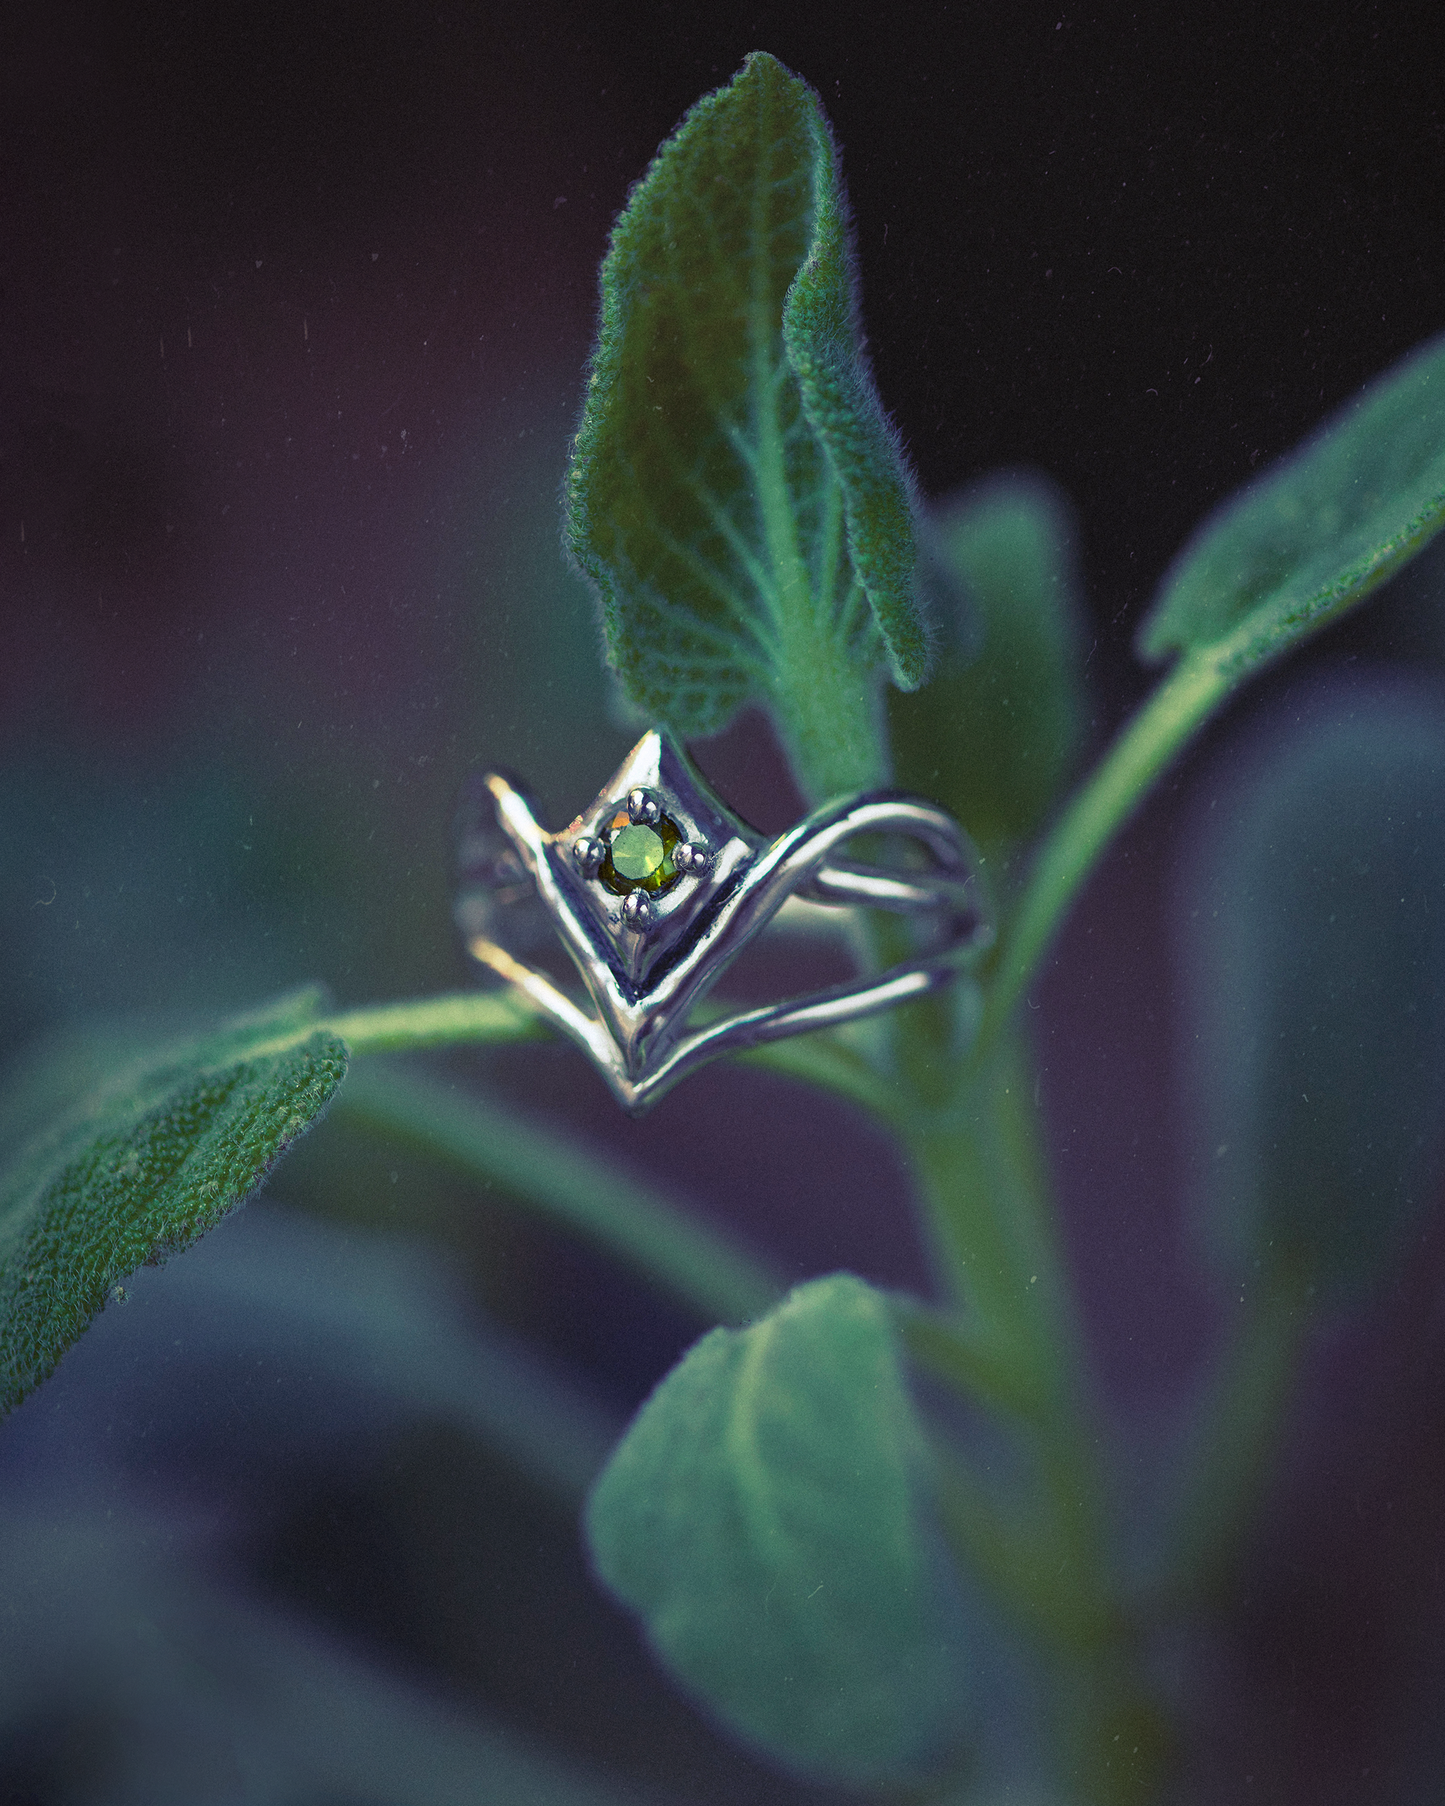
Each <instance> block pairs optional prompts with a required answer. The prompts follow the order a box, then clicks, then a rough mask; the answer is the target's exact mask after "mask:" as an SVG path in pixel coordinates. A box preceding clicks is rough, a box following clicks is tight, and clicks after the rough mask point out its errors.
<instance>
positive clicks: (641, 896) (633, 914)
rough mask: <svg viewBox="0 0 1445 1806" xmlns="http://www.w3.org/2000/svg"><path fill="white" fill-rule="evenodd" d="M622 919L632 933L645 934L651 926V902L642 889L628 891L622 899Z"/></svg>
mask: <svg viewBox="0 0 1445 1806" xmlns="http://www.w3.org/2000/svg"><path fill="white" fill-rule="evenodd" d="M622 920H623V921H624V922H625V923H626V924H627V926H628V927H629V928H630V929H631V930H632V932H633V933H634V934H646V933H647V931H648V929H649V928H651V926H652V904H651V903H650V902H649V901H648V899H647V895H646V893H645V892H644V891H640V890H634V891H629V892H628V894H627V895H626V896H625V897H624V898H623V899H622Z"/></svg>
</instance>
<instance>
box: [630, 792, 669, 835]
mask: <svg viewBox="0 0 1445 1806" xmlns="http://www.w3.org/2000/svg"><path fill="white" fill-rule="evenodd" d="M627 819H628V821H630V822H631V823H632V824H633V826H634V827H639V828H655V827H656V826H657V824H658V822H659V821H661V819H662V804H661V803H659V802H658V800H657V798H656V797H655V796H653V795H651V794H650V793H649V792H648V791H646V790H629V791H628V793H627Z"/></svg>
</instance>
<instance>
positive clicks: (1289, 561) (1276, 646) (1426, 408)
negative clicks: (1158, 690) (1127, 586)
mask: <svg viewBox="0 0 1445 1806" xmlns="http://www.w3.org/2000/svg"><path fill="white" fill-rule="evenodd" d="M1442 525H1445V337H1442V338H1437V339H1432V340H1431V341H1430V342H1429V343H1428V344H1425V345H1423V346H1421V347H1420V348H1419V349H1418V350H1416V351H1414V352H1412V353H1411V354H1410V356H1409V357H1406V358H1404V359H1402V360H1401V362H1400V363H1398V364H1396V365H1395V367H1394V368H1393V369H1392V370H1390V371H1387V372H1386V374H1385V375H1384V376H1381V377H1379V378H1377V379H1376V380H1375V381H1374V382H1373V383H1371V384H1370V385H1369V387H1367V388H1366V389H1365V390H1364V391H1363V393H1361V394H1360V395H1359V396H1357V397H1356V399H1355V400H1354V401H1352V402H1350V403H1349V404H1348V405H1347V406H1346V407H1344V408H1341V409H1340V411H1339V412H1338V413H1337V414H1336V415H1335V416H1334V418H1333V419H1332V420H1329V421H1328V422H1326V424H1325V425H1324V426H1323V427H1322V428H1321V429H1320V430H1319V431H1318V432H1317V433H1316V434H1315V435H1314V436H1313V437H1312V438H1310V439H1307V440H1306V441H1305V443H1304V444H1303V445H1302V446H1300V447H1299V449H1298V450H1297V451H1295V452H1292V453H1291V454H1290V455H1289V456H1288V457H1286V458H1284V459H1282V460H1281V461H1280V462H1279V463H1278V464H1277V465H1275V467H1274V468H1273V469H1272V470H1271V471H1269V472H1267V473H1266V475H1265V476H1263V477H1262V478H1261V479H1260V480H1259V481H1258V482H1255V483H1251V484H1250V485H1249V487H1248V488H1246V489H1244V490H1241V491H1240V493H1239V494H1238V495H1237V496H1235V497H1234V498H1233V499H1232V500H1230V501H1228V502H1226V503H1225V504H1224V506H1223V507H1222V508H1220V509H1218V510H1217V511H1216V512H1215V513H1214V514H1213V515H1212V516H1211V517H1210V519H1209V520H1208V521H1206V522H1205V524H1204V526H1203V527H1202V528H1201V529H1200V530H1199V532H1197V533H1196V534H1195V535H1194V537H1193V538H1192V539H1191V540H1190V541H1189V542H1188V544H1187V545H1186V546H1185V547H1184V550H1183V551H1182V552H1181V553H1180V554H1179V556H1178V558H1176V560H1175V561H1174V564H1173V566H1172V567H1171V569H1170V571H1169V572H1168V574H1167V575H1166V577H1165V579H1164V584H1163V589H1162V593H1161V594H1160V597H1159V599H1158V601H1157V602H1156V603H1155V605H1154V607H1153V608H1152V610H1151V611H1150V613H1149V615H1148V618H1147V619H1146V620H1145V622H1144V624H1143V627H1142V629H1141V631H1140V635H1139V646H1140V650H1141V652H1142V654H1143V656H1144V657H1145V658H1151V659H1157V658H1162V657H1163V656H1164V655H1165V654H1166V653H1169V652H1172V651H1176V650H1177V651H1186V652H1187V651H1193V650H1196V649H1200V648H1215V647H1222V645H1223V642H1225V641H1226V640H1227V641H1228V642H1229V645H1228V648H1227V650H1228V653H1229V657H1230V661H1231V663H1232V664H1234V665H1236V666H1237V667H1238V668H1239V669H1241V670H1248V669H1250V668H1251V667H1253V666H1256V665H1259V664H1262V663H1263V662H1264V661H1265V660H1266V659H1269V658H1272V657H1274V656H1276V655H1277V654H1278V653H1280V652H1282V651H1284V650H1285V648H1286V647H1288V646H1291V645H1293V644H1294V643H1295V642H1296V641H1297V640H1300V639H1303V638H1304V637H1305V636H1306V635H1308V634H1310V633H1312V632H1314V631H1315V629H1317V628H1319V627H1322V626H1323V625H1324V624H1325V623H1326V622H1327V621H1329V620H1332V619H1333V618H1334V617H1335V616H1336V615H1337V614H1340V613H1341V612H1342V611H1343V610H1345V609H1347V608H1349V607H1351V606H1352V605H1353V604H1354V603H1356V602H1358V601H1360V600H1361V599H1362V598H1363V597H1365V596H1366V595H1368V594H1369V592H1370V591H1371V590H1372V589H1373V588H1374V587H1375V585H1376V584H1378V583H1380V582H1382V581H1383V580H1384V579H1385V578H1386V577H1388V576H1389V575H1390V573H1391V572H1392V571H1393V570H1395V569H1396V568H1397V567H1398V566H1399V565H1401V564H1403V563H1404V562H1405V560H1406V559H1408V558H1410V557H1413V556H1414V554H1415V553H1416V552H1418V551H1419V550H1421V548H1422V547H1423V546H1424V545H1425V544H1426V543H1427V541H1428V540H1429V539H1430V538H1431V536H1432V535H1433V534H1434V533H1435V532H1436V531H1438V529H1439V528H1440V527H1441V526H1442Z"/></svg>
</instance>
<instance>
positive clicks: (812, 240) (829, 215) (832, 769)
mask: <svg viewBox="0 0 1445 1806" xmlns="http://www.w3.org/2000/svg"><path fill="white" fill-rule="evenodd" d="M567 501H568V524H567V537H568V543H569V545H570V547H571V550H572V553H573V555H574V557H575V558H576V560H577V563H578V564H579V565H580V566H581V568H582V570H583V571H584V572H585V573H586V574H587V576H588V577H589V578H590V579H591V581H592V583H593V584H594V586H595V587H596V589H597V592H598V594H599V596H600V598H601V601H602V608H603V619H604V625H605V629H606V635H607V646H608V655H609V658H610V660H611V662H612V664H613V665H614V667H615V668H616V670H617V672H618V674H619V676H620V678H621V680H622V684H623V687H624V688H625V690H626V692H627V694H628V696H629V698H630V699H631V700H632V702H633V703H634V704H636V705H637V706H638V707H639V708H640V709H641V710H642V711H643V712H644V714H645V715H646V716H647V717H648V718H649V719H653V720H656V719H662V720H666V721H668V722H670V723H671V724H672V725H673V726H674V727H676V728H677V729H678V730H679V731H680V732H682V733H685V734H707V733H714V732H716V731H717V730H718V729H720V728H721V727H723V726H724V725H725V724H726V722H727V721H728V719H729V718H730V717H731V716H732V714H733V713H734V712H735V711H736V710H737V708H738V707H739V706H740V705H741V704H742V703H743V702H744V701H746V700H747V699H748V698H750V697H751V698H754V699H757V700H759V701H762V702H765V703H766V704H768V705H769V706H771V707H772V708H773V709H774V710H775V711H776V712H777V713H778V714H779V716H780V718H781V723H782V726H783V730H784V737H785V739H786V740H787V741H788V742H789V748H790V751H791V752H792V754H793V756H794V758H795V762H797V763H798V765H799V769H800V776H801V778H802V780H803V782H804V784H805V787H808V788H810V789H818V788H820V787H821V788H823V789H828V788H831V787H834V786H837V785H839V784H846V783H848V782H849V781H851V779H852V778H853V777H857V778H858V779H859V781H864V782H867V781H871V780H873V779H876V778H877V777H878V776H879V775H880V773H879V772H878V771H877V770H875V769H872V767H873V765H874V764H875V763H876V754H875V753H874V752H873V751H872V750H871V748H872V747H873V745H874V734H875V727H874V723H873V722H872V720H871V716H872V714H873V713H874V712H875V709H876V701H875V699H874V696H873V686H872V682H871V678H870V676H869V673H870V672H871V671H872V670H873V668H874V667H875V666H877V665H878V664H879V663H880V662H886V663H887V664H888V665H889V666H890V668H891V671H892V674H893V677H894V679H895V681H896V682H898V683H900V684H902V685H904V686H912V685H914V684H917V683H918V682H919V681H920V679H921V678H922V675H923V671H924V667H925V664H926V662H927V647H926V641H925V635H924V629H923V622H922V617H921V614H920V612H919V608H918V604H917V600H916V597H915V593H914V580H913V571H914V542H913V530H912V488H911V483H910V480H909V477H908V473H907V471H906V468H905V466H904V464H903V460H902V457H901V454H900V452H899V449H898V444H897V440H896V436H895V435H894V433H893V431H892V429H891V427H890V426H889V424H888V422H887V420H886V419H885V417H884V415H883V411H882V408H881V406H880V404H879V402H878V398H877V395H876V393H875V391H874V388H873V384H872V380H871V378H870V376H869V374H868V370H867V366H866V364H865V362H864V358H863V353H862V346H861V334H860V332H859V328H858V321H857V301H856V292H855V282H854V275H853V267H852V249H851V245H850V242H849V231H848V216H847V205H846V202H845V199H844V196H843V190H842V185H841V182H840V179H839V175H838V167H837V153H836V150H835V148H834V145H833V141H832V137H831V134H830V132H829V130H828V124H827V121H826V119H825V118H824V115H823V112H822V108H821V107H820V106H819V104H818V100H817V97H816V95H815V94H814V93H813V91H812V90H811V89H810V88H809V87H808V86H807V85H806V83H804V82H802V81H800V80H799V79H798V78H797V77H796V76H794V75H791V74H790V73H789V72H788V71H787V70H786V69H784V68H783V66H782V64H781V63H779V62H777V61H776V60H775V59H774V58H772V57H770V56H767V55H764V54H762V53H761V52H759V53H757V54H755V55H753V56H750V57H749V58H748V60H747V62H746V63H745V64H744V65H743V68H742V70H741V72H740V73H739V74H738V75H737V76H736V77H735V78H734V80H733V81H732V82H730V83H729V84H728V85H727V86H726V87H724V88H720V89H719V90H718V91H717V92H716V93H714V94H710V95H708V96H707V97H706V98H705V99H703V100H701V101H699V102H698V104H697V105H696V106H695V107H694V108H693V109H692V111H691V112H690V113H689V114H688V115H687V117H686V118H685V119H684V120H683V122H682V124H681V125H680V126H679V127H678V129H677V131H676V132H675V133H674V135H673V136H672V137H671V138H670V139H669V140H668V141H667V143H666V144H665V145H664V146H663V147H662V149H661V150H660V151H659V152H658V155H657V157H656V158H655V159H654V161H653V164H652V167H651V168H650V169H649V171H648V173H647V175H646V177H645V178H644V180H643V181H642V182H640V183H639V184H638V186H637V187H636V188H635V189H634V191H633V194H632V197H631V199H630V200H629V202H628V204H627V207H626V209H625V211H624V212H623V214H622V216H621V217H620V219H619V220H618V222H617V225H616V227H615V229H614V231H613V236H612V244H611V248H610V250H609V251H608V254H607V257H606V260H605V261H604V263H603V266H602V316H601V325H600V328H599V332H598V339H597V345H596V349H595V351H594V353H593V359H592V369H591V374H590V377H589V381H588V392H587V400H586V404H585V407H584V410H583V416H582V424H581V427H580V430H579V432H578V435H577V440H576V446H575V449H574V453H573V460H572V466H571V471H570V474H569V477H568V484H567ZM830 712H831V714H832V715H834V716H837V717H838V719H837V721H836V722H834V723H833V726H832V731H833V732H834V733H835V734H837V735H839V736H841V737H842V738H843V741H844V742H845V744H842V745H840V746H833V747H831V748H829V747H823V746H815V745H813V744H812V741H813V739H814V738H816V734H815V733H813V732H811V731H810V729H809V726H808V723H810V722H811V723H813V724H814V727H816V724H817V723H818V722H820V721H827V720H828V719H829V715H830ZM865 715H866V716H868V717H870V719H868V720H864V719H863V716H865ZM850 717H851V718H852V722H851V729H850ZM850 732H851V735H852V736H853V737H855V738H858V739H859V741H860V744H859V746H858V747H857V748H854V750H853V752H852V754H851V757H852V760H853V762H854V763H857V764H859V765H860V768H861V769H860V771H859V772H857V773H850V772H849V770H848V764H849V757H850V754H849V750H848V745H847V744H846V742H847V740H848V739H849V736H850Z"/></svg>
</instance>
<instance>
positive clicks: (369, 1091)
mask: <svg viewBox="0 0 1445 1806" xmlns="http://www.w3.org/2000/svg"><path fill="white" fill-rule="evenodd" d="M338 1109H339V1111H340V1113H341V1114H342V1116H343V1117H349V1118H351V1119H352V1120H354V1121H356V1122H359V1123H362V1124H365V1125H366V1126H368V1127H370V1128H372V1129H374V1130H376V1131H378V1132H380V1133H383V1134H385V1135H387V1136H388V1137H389V1138H391V1139H392V1140H394V1141H396V1142H399V1143H401V1144H403V1145H410V1146H412V1147H414V1148H416V1149H417V1150H418V1151H419V1152H422V1153H424V1154H428V1155H430V1156H431V1157H432V1158H433V1159H436V1160H440V1161H442V1162H444V1163H445V1164H446V1165H448V1166H451V1167H453V1168H454V1169H456V1170H458V1171H460V1172H463V1173H465V1174H467V1175H468V1176H469V1177H471V1178H473V1179H476V1180H477V1181H479V1182H480V1183H481V1184H483V1185H485V1186H487V1187H488V1188H491V1187H493V1186H496V1187H499V1188H500V1189H501V1190H502V1191H504V1192H505V1193H507V1194H509V1195H510V1196H511V1197H513V1198H516V1199H517V1200H518V1201H519V1202H520V1203H522V1204H524V1205H525V1206H527V1207H529V1208H530V1209H532V1210H535V1211H539V1212H541V1213H544V1214H545V1215H546V1216H547V1217H548V1218H549V1219H550V1220H552V1221H553V1222H556V1223H560V1224H562V1225H564V1226H565V1227H566V1228H567V1229H569V1230H571V1231H572V1232H573V1233H574V1234H575V1235H578V1236H580V1237H581V1238H582V1239H583V1240H584V1241H588V1242H591V1243H592V1244H593V1245H594V1246H595V1247H599V1248H601V1249H602V1250H603V1251H604V1252H605V1253H607V1254H610V1255H611V1256H612V1257H613V1258H614V1259H616V1260H619V1261H624V1262H626V1263H627V1264H629V1265H631V1266H632V1267H634V1268H637V1269H639V1270H641V1271H642V1272H645V1273H646V1274H647V1275H648V1276H649V1277H650V1278H651V1280H652V1281H653V1283H654V1284H655V1285H657V1286H658V1287H660V1288H661V1289H662V1290H663V1291H665V1292H668V1293H670V1294H671V1295H672V1296H673V1297H674V1298H676V1299H678V1300H680V1301H681V1302H682V1303H683V1304H685V1305H686V1306H688V1307H689V1308H690V1309H691V1310H694V1311H696V1312H697V1313H698V1314H699V1315H700V1316H701V1317H702V1319H703V1320H704V1321H706V1322H711V1321H717V1320H720V1321H722V1322H724V1323H741V1322H746V1321H747V1320H748V1318H750V1317H753V1316H756V1315H757V1314H758V1313H760V1312H762V1311H765V1310H766V1309H767V1308H768V1306H769V1305H770V1304H772V1302H773V1301H774V1299H775V1298H776V1297H777V1296H778V1293H779V1292H780V1291H781V1290H782V1287H781V1286H780V1284H779V1283H778V1281H777V1280H776V1279H775V1278H774V1277H773V1275H772V1274H771V1273H770V1272H769V1271H768V1269H767V1268H766V1267H765V1266H764V1265H762V1263H761V1262H760V1261H758V1260H756V1259H755V1258H751V1257H749V1256H748V1255H746V1254H745V1253H744V1252H743V1251H742V1250H741V1249H740V1248H738V1247H736V1246H735V1245H734V1244H733V1243H732V1242H731V1241H730V1240H729V1239H728V1238H727V1237H726V1236H724V1235H723V1233H722V1232H721V1231H720V1230H716V1229H710V1228H708V1227H707V1226H706V1225H705V1224H703V1223H701V1222H698V1221H695V1220H693V1219H692V1218H691V1217H689V1216H688V1215H687V1214H686V1213H685V1212H684V1211H682V1210H681V1209H679V1208H678V1206H677V1204H676V1203H675V1202H674V1201H673V1200H672V1199H670V1198H669V1197H667V1196H666V1195H665V1194H663V1193H659V1192H656V1191H654V1190H653V1189H652V1188H651V1187H649V1186H647V1185H645V1184H643V1183H641V1182H640V1181H639V1180H638V1178H637V1176H636V1175H635V1174H634V1173H630V1172H627V1173H624V1172H613V1171H611V1170H609V1169H608V1168H607V1167H606V1166H605V1165H604V1164H603V1162H602V1160H601V1159H600V1157H599V1156H598V1155H597V1154H596V1153H595V1152H594V1151H592V1150H584V1149H583V1148H581V1147H572V1146H569V1145H568V1143H567V1142H565V1141H563V1140H562V1139H561V1138H560V1137H559V1136H557V1135H555V1134H550V1133H548V1132H546V1131H545V1130H542V1129H538V1128H533V1127H532V1126H531V1125H529V1124H528V1123H527V1122H525V1121H523V1120H522V1119H521V1118H520V1117H518V1116H517V1115H516V1114H515V1113H514V1112H512V1111H510V1110H507V1109H505V1108H503V1106H502V1105H500V1104H498V1103H494V1102H490V1101H488V1100H487V1099H485V1098H482V1097H479V1096H477V1095H476V1094H475V1093H462V1092H458V1091H454V1090H451V1089H449V1088H447V1087H446V1086H444V1085H442V1084H441V1083H440V1082H438V1081H437V1080H434V1079H426V1078H422V1077H420V1076H418V1075H417V1074H415V1073H412V1072H407V1071H404V1070H400V1069H399V1068H398V1067H397V1066H395V1065H392V1064H390V1063H387V1062H378V1063H377V1064H376V1065H371V1064H370V1063H368V1064H367V1065H366V1066H365V1067H363V1068H362V1069H360V1070H359V1071H357V1072H355V1073H353V1074H352V1076H351V1078H350V1079H349V1080H348V1081H347V1084H346V1088H345V1090H344V1091H343V1092H342V1094H341V1098H340V1102H339V1104H338Z"/></svg>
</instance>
